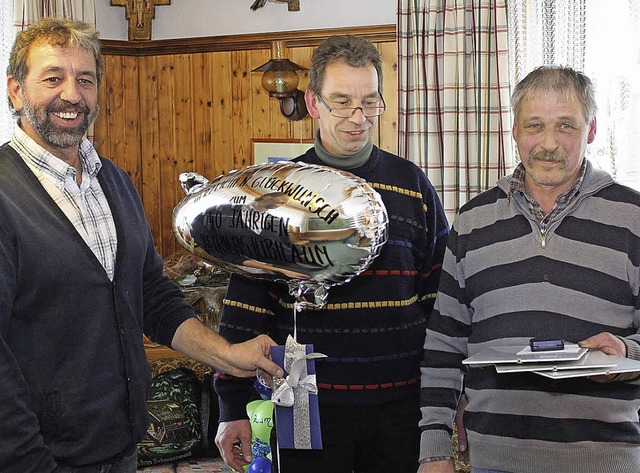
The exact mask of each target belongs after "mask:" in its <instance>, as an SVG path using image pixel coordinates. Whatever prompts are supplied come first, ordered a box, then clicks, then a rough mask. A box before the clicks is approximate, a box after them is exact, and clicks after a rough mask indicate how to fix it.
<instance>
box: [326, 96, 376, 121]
mask: <svg viewBox="0 0 640 473" xmlns="http://www.w3.org/2000/svg"><path fill="white" fill-rule="evenodd" d="M316 97H318V99H319V100H320V102H322V104H323V105H324V106H325V107H327V110H329V113H330V114H331V115H333V116H334V117H336V118H351V117H352V116H353V114H354V113H356V110H360V111H361V112H362V114H363V115H364V116H365V117H367V118H372V117H378V116H380V115H382V114H383V113H384V111H385V110H386V109H387V104H386V103H384V98H383V97H382V94H380V99H379V100H376V102H375V105H364V106H362V107H340V106H338V107H329V104H328V103H327V102H326V101H325V99H323V98H322V96H321V95H320V94H317V95H316Z"/></svg>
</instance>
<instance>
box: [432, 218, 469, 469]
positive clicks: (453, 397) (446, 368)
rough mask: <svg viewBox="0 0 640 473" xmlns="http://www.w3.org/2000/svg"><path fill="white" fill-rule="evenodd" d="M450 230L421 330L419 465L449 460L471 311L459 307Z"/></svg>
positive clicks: (461, 295) (458, 271) (461, 296)
mask: <svg viewBox="0 0 640 473" xmlns="http://www.w3.org/2000/svg"><path fill="white" fill-rule="evenodd" d="M456 243H457V238H456V233H455V230H453V231H452V233H451V235H450V236H449V240H448V244H447V251H446V253H445V256H444V262H443V270H442V275H441V279H440V285H439V290H438V296H437V299H436V303H435V308H434V311H433V314H432V315H431V318H430V320H429V324H428V327H427V334H426V338H425V350H424V358H423V361H422V364H421V372H422V377H421V396H420V397H421V411H422V420H421V422H420V428H421V430H422V435H421V442H420V460H421V461H423V460H426V459H432V458H436V457H452V455H453V451H452V448H451V433H452V425H453V418H454V416H455V410H456V406H457V403H458V400H459V397H460V394H461V392H462V379H463V375H464V368H463V365H462V360H463V359H464V358H466V357H467V339H468V336H469V331H470V327H471V315H472V314H471V309H469V307H468V306H467V304H466V303H465V300H466V297H465V292H464V280H463V274H462V266H461V264H460V260H459V257H458V255H457V251H458V250H457V248H456Z"/></svg>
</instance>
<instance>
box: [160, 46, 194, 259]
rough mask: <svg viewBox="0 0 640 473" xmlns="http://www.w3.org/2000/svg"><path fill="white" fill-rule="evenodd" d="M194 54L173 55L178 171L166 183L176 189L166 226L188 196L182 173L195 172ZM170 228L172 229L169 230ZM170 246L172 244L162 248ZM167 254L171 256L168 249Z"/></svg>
mask: <svg viewBox="0 0 640 473" xmlns="http://www.w3.org/2000/svg"><path fill="white" fill-rule="evenodd" d="M191 57H192V55H191V54H177V55H175V56H174V91H175V92H174V98H173V100H174V110H175V121H174V128H175V159H176V169H175V173H176V174H175V176H173V182H172V183H165V187H167V188H168V187H169V186H170V184H173V188H174V189H176V195H175V201H174V202H173V203H172V204H169V207H170V209H171V216H170V218H171V220H170V221H169V222H167V223H166V224H165V223H163V225H165V226H166V225H170V226H171V225H172V223H173V209H174V208H175V206H176V205H177V204H178V202H180V200H182V199H183V198H184V197H185V193H184V191H183V190H182V186H181V185H180V183H179V181H178V176H179V175H180V173H182V172H192V171H194V169H195V160H194V154H193V135H192V132H193V88H192V79H193V75H192V73H191ZM170 228H171V227H170ZM169 238H170V240H171V244H172V245H174V246H173V247H174V248H175V249H174V252H177V251H178V250H180V251H182V248H181V247H180V245H179V244H178V242H177V240H176V238H175V236H174V235H173V231H172V232H171V234H170V236H169ZM163 246H165V247H166V246H169V245H163ZM164 254H165V255H167V256H169V255H170V254H173V253H169V252H167V251H166V250H165V252H164Z"/></svg>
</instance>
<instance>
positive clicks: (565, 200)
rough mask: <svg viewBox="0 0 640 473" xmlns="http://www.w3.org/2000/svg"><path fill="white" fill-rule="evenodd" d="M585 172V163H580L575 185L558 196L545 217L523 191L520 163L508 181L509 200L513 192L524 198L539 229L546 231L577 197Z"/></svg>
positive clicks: (537, 205) (523, 170)
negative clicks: (538, 224)
mask: <svg viewBox="0 0 640 473" xmlns="http://www.w3.org/2000/svg"><path fill="white" fill-rule="evenodd" d="M586 170H587V161H586V160H583V161H582V168H581V170H580V175H579V176H578V180H577V181H576V183H575V184H574V185H573V187H571V188H570V189H569V190H567V191H566V192H564V193H562V194H560V195H559V196H558V198H557V199H556V205H555V206H554V207H553V209H551V212H549V213H548V214H546V215H545V213H544V210H543V209H542V207H541V206H540V204H538V203H537V202H536V201H535V200H534V199H532V198H531V197H529V195H528V194H527V193H526V191H525V189H524V177H525V174H526V170H525V168H524V166H523V165H522V163H520V164H518V166H517V167H516V169H515V170H514V171H513V174H512V175H511V180H510V181H509V188H510V192H509V198H511V195H512V194H513V193H514V192H516V191H517V192H520V193H521V194H522V195H523V196H524V198H525V199H526V200H527V203H528V204H529V211H530V212H531V214H532V215H535V217H536V219H537V220H538V222H540V228H541V229H543V230H544V229H546V227H547V224H548V223H549V222H550V221H551V220H553V218H554V217H555V216H556V215H558V214H559V213H560V212H562V211H563V210H564V209H566V208H567V206H568V205H569V203H570V202H571V201H572V200H573V198H574V197H575V196H576V195H578V191H579V190H580V185H581V184H582V180H583V179H584V174H585V172H586Z"/></svg>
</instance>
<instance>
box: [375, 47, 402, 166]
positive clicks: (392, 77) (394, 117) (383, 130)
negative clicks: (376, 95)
mask: <svg viewBox="0 0 640 473" xmlns="http://www.w3.org/2000/svg"><path fill="white" fill-rule="evenodd" d="M377 46H378V50H379V51H380V55H381V56H382V75H383V88H384V90H383V96H384V100H385V103H386V104H387V111H386V112H384V113H383V114H382V115H381V116H380V120H379V123H378V134H379V137H380V141H379V146H380V148H381V149H384V150H386V151H389V152H391V153H394V154H397V151H398V113H397V112H398V55H397V50H396V43H378V45H377Z"/></svg>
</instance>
